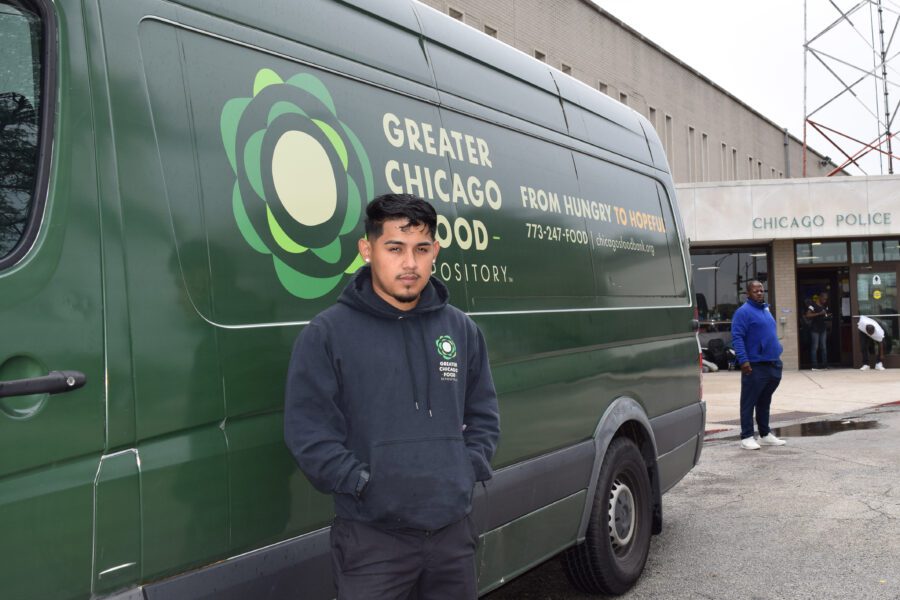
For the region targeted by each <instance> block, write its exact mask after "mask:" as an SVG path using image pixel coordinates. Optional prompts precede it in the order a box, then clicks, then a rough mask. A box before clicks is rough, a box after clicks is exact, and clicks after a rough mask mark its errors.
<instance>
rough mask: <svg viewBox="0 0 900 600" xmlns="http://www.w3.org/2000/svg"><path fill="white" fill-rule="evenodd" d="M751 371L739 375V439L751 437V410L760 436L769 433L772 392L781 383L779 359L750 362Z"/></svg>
mask: <svg viewBox="0 0 900 600" xmlns="http://www.w3.org/2000/svg"><path fill="white" fill-rule="evenodd" d="M750 366H751V367H753V372H752V373H750V374H749V375H744V374H742V375H741V439H744V438H749V437H753V412H754V410H755V411H756V425H757V427H759V435H760V437H765V436H767V435H769V431H770V429H769V408H770V407H771V405H772V394H773V393H775V390H776V388H778V384H779V383H781V367H782V364H781V361H780V360H774V361H771V362H755V363H750Z"/></svg>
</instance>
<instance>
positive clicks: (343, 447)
mask: <svg viewBox="0 0 900 600" xmlns="http://www.w3.org/2000/svg"><path fill="white" fill-rule="evenodd" d="M448 299H449V294H448V292H447V288H446V287H445V286H444V284H443V283H441V282H440V281H439V280H437V279H435V278H434V277H432V278H431V280H430V283H429V284H428V285H427V286H426V287H425V289H424V291H423V292H422V296H421V298H420V300H419V303H418V305H417V306H416V307H415V308H413V309H412V310H410V311H408V312H404V311H400V310H397V309H396V308H394V307H393V306H391V305H390V304H388V303H387V302H385V301H384V300H382V299H381V298H380V297H379V296H378V295H377V294H376V293H375V292H374V290H373V289H372V277H371V271H370V269H369V268H368V267H363V268H362V269H360V270H359V272H358V273H357V274H356V276H355V277H354V278H353V280H351V281H350V283H349V284H348V285H347V287H346V289H345V290H344V292H343V294H341V296H340V298H339V299H338V303H337V304H335V305H334V306H332V307H331V308H329V309H327V310H325V311H324V312H322V313H320V314H319V315H318V316H316V317H315V318H314V319H313V320H312V321H310V323H309V325H307V326H306V327H305V328H304V329H303V331H302V332H301V333H300V336H299V337H298V339H297V342H296V344H295V346H294V352H293V355H292V357H291V363H290V367H289V369H288V379H287V390H286V397H285V411H284V434H285V441H286V442H287V446H288V448H289V449H290V450H291V452H292V453H293V455H294V458H295V459H296V461H297V464H298V465H299V466H300V469H301V470H302V471H303V473H304V474H305V475H306V476H307V477H308V478H309V480H310V482H312V484H313V485H314V486H315V487H316V488H317V489H318V490H319V491H321V492H325V493H330V494H332V497H333V499H334V508H335V512H336V513H337V515H338V516H339V517H341V518H344V519H348V520H352V521H362V522H365V523H371V524H372V525H375V526H380V527H382V528H388V529H393V528H403V527H410V528H414V529H423V530H435V529H440V528H441V527H444V526H446V525H450V524H451V523H455V522H457V521H459V520H460V519H462V518H463V517H465V516H466V514H468V513H469V511H470V510H471V509H472V492H473V490H474V484H475V482H476V481H484V480H487V479H490V478H491V475H492V473H491V464H490V461H491V457H492V456H493V454H494V450H495V448H496V446H497V440H498V437H499V434H500V420H499V413H498V408H497V395H496V392H495V391H494V384H493V381H492V379H491V372H490V369H489V367H488V354H487V348H486V347H485V343H484V338H483V336H482V334H481V331H479V329H478V327H477V326H476V325H475V323H474V322H472V320H471V319H470V318H469V317H468V316H467V315H466V314H465V313H464V312H462V311H460V310H458V309H457V308H455V307H453V306H451V305H450V304H448ZM363 472H365V473H368V474H369V479H368V482H367V483H366V482H365V481H364V476H362V477H363V479H361V474H362V473H363ZM363 484H365V485H363Z"/></svg>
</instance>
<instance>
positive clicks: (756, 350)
mask: <svg viewBox="0 0 900 600" xmlns="http://www.w3.org/2000/svg"><path fill="white" fill-rule="evenodd" d="M731 345H732V346H734V353H735V355H736V357H737V364H738V365H742V364H744V363H745V362H751V363H755V362H769V361H773V360H780V359H781V352H782V350H783V348H782V347H781V342H779V341H778V331H777V330H776V327H775V317H773V316H772V313H771V312H770V311H769V305H768V304H766V303H765V302H763V303H762V304H759V303H756V302H754V301H753V300H749V299H748V300H747V301H746V302H744V304H743V305H742V306H741V307H740V308H739V309H737V311H735V313H734V317H732V319H731Z"/></svg>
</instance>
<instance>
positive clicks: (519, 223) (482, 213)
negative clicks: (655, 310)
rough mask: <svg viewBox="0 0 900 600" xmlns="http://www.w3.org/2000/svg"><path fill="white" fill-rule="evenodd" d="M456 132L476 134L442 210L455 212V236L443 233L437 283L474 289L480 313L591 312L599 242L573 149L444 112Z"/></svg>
mask: <svg viewBox="0 0 900 600" xmlns="http://www.w3.org/2000/svg"><path fill="white" fill-rule="evenodd" d="M441 122H442V124H443V127H444V128H445V129H447V130H450V131H454V132H460V134H462V135H464V136H469V137H470V138H471V139H473V140H474V142H473V143H472V144H471V146H473V147H474V150H475V151H474V152H472V153H465V156H464V160H462V161H460V160H457V161H453V162H452V164H451V168H452V169H453V176H454V178H457V177H458V178H459V181H460V182H461V183H460V186H459V187H460V188H461V189H460V190H459V193H452V194H445V195H444V197H443V198H441V199H439V200H438V201H437V202H436V203H435V204H436V206H437V208H438V211H440V210H442V207H443V205H447V204H452V205H454V206H455V207H456V211H457V214H458V215H459V217H458V220H457V221H455V222H454V223H452V230H445V229H443V228H441V227H438V241H439V242H440V243H441V247H442V248H443V247H445V246H446V247H449V248H450V249H453V248H461V249H462V251H463V256H464V260H463V261H462V262H456V260H455V259H450V258H449V257H448V258H445V254H444V253H443V251H442V252H441V255H440V256H439V257H438V261H437V265H436V267H437V268H436V273H435V274H436V275H437V276H438V277H439V278H441V279H442V280H444V281H445V282H447V283H448V285H451V284H453V283H458V282H461V283H463V284H465V286H466V290H467V292H468V294H469V305H470V308H471V310H472V311H474V312H492V311H535V310H555V309H560V308H591V307H593V304H594V282H593V276H592V271H591V251H590V239H589V237H588V234H587V231H586V227H585V219H584V216H583V214H582V213H581V211H580V207H579V206H577V203H578V201H579V198H578V196H579V194H578V182H577V175H576V172H575V167H574V165H573V163H572V154H571V152H570V150H569V149H567V148H564V147H562V146H557V145H556V144H552V143H549V142H546V141H544V140H540V139H538V138H535V137H532V136H530V135H527V134H525V133H522V132H519V131H515V130H512V129H508V128H505V127H500V126H498V125H495V124H493V123H490V122H487V121H482V120H480V119H476V118H473V117H470V116H468V115H464V114H460V113H457V112H455V111H452V110H448V109H443V110H442V111H441Z"/></svg>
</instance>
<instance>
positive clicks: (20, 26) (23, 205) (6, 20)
mask: <svg viewBox="0 0 900 600" xmlns="http://www.w3.org/2000/svg"><path fill="white" fill-rule="evenodd" d="M42 28H43V26H42V23H41V19H40V17H39V16H38V15H37V14H35V13H33V12H31V9H30V8H29V7H28V3H24V4H23V3H20V2H12V3H11V4H10V3H6V2H2V1H0V39H2V40H3V42H2V46H3V55H4V56H5V57H6V58H4V59H3V67H2V69H0V262H3V261H2V259H3V258H4V257H9V260H11V261H12V260H15V259H16V255H17V254H19V253H17V252H15V250H16V248H17V247H18V246H19V244H20V242H23V245H24V241H27V238H28V237H30V235H29V234H28V233H26V230H28V229H29V222H34V221H35V219H36V218H37V217H38V216H39V215H38V214H37V213H39V212H40V207H39V206H38V204H40V201H39V200H37V201H36V199H35V188H36V186H37V180H38V162H39V156H40V154H39V152H38V145H39V141H40V134H41V123H40V110H41V101H42V98H41V77H42V71H43V67H44V65H43V64H42V60H41V53H40V48H41V36H42Z"/></svg>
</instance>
